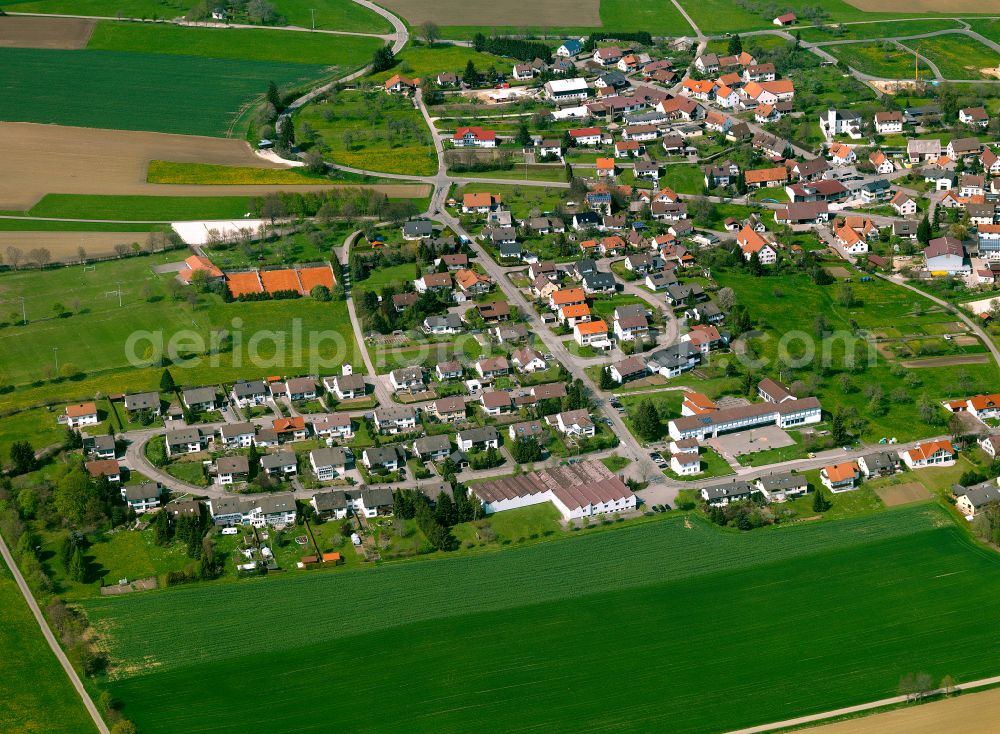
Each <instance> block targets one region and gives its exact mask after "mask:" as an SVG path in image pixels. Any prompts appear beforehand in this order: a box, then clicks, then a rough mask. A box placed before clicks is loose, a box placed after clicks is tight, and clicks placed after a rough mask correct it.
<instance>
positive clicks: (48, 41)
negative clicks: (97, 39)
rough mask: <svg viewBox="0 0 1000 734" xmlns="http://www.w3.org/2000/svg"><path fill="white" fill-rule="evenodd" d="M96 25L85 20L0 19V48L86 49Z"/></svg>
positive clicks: (11, 17)
mask: <svg viewBox="0 0 1000 734" xmlns="http://www.w3.org/2000/svg"><path fill="white" fill-rule="evenodd" d="M95 22H96V21H93V20H87V19H85V18H38V17H30V16H20V17H15V16H12V15H8V16H4V17H0V46H5V47H7V48H61V49H70V50H73V49H79V48H86V47H87V41H89V40H90V34H91V33H93V32H94V24H95Z"/></svg>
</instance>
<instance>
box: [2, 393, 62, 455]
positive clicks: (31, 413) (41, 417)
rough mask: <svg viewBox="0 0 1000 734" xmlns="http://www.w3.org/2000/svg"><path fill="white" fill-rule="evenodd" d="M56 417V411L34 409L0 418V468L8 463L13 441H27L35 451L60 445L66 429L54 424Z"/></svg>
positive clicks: (57, 415)
mask: <svg viewBox="0 0 1000 734" xmlns="http://www.w3.org/2000/svg"><path fill="white" fill-rule="evenodd" d="M5 399H6V397H5ZM58 417H59V411H58V410H52V411H50V410H48V409H46V408H35V409H33V410H22V411H20V412H17V413H14V414H13V415H9V416H7V417H6V418H0V466H5V465H6V464H8V463H10V445H11V444H12V443H14V442H15V441H28V442H29V443H30V444H31V445H32V447H33V448H34V449H35V450H36V451H37V450H38V449H41V448H44V447H45V446H51V445H53V444H58V443H61V442H62V441H63V439H64V438H65V437H66V429H65V428H64V427H63V426H60V425H59V424H58V423H56V419H57V418H58Z"/></svg>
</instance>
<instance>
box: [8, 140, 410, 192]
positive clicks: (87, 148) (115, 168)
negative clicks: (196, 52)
mask: <svg viewBox="0 0 1000 734" xmlns="http://www.w3.org/2000/svg"><path fill="white" fill-rule="evenodd" d="M0 149H2V150H3V151H4V154H3V155H4V158H3V175H2V176H0V210H4V209H7V210H14V211H26V210H28V209H30V208H31V207H32V206H34V205H35V204H36V203H37V202H38V200H39V199H41V198H42V196H44V195H45V194H103V195H141V196H260V195H262V194H265V193H267V192H269V191H290V190H294V191H323V190H327V189H331V188H335V187H336V186H335V185H291V184H283V185H280V186H271V185H267V186H254V185H243V186H215V185H174V184H151V183H147V182H146V167H147V166H148V165H149V161H150V160H153V159H159V160H170V161H177V162H180V163H215V164H220V165H229V166H254V167H258V168H284V166H282V165H280V164H278V163H273V162H271V161H267V160H264V159H263V158H260V157H259V156H257V155H255V154H254V152H253V150H251V148H250V146H249V144H247V142H246V141H244V140H236V139H227V138H207V137H199V136H196V135H168V134H165V133H149V132H135V131H129V130H98V129H94V128H83V127H63V126H59V125H38V124H35V123H27V122H0ZM373 188H376V189H378V190H379V191H382V192H383V193H385V194H387V195H388V196H390V197H399V198H402V197H407V196H425V195H426V192H427V187H426V186H424V185H417V186H413V185H408V184H399V185H388V186H375V187H373Z"/></svg>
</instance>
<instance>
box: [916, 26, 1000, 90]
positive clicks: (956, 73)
mask: <svg viewBox="0 0 1000 734" xmlns="http://www.w3.org/2000/svg"><path fill="white" fill-rule="evenodd" d="M906 45H907V46H909V47H910V48H914V47H916V48H917V49H918V50H919V52H920V54H921V55H923V56H926V57H927V58H928V59H930V60H931V61H932V62H934V63H935V64H936V65H937V67H938V69H940V71H941V74H942V75H943V76H944V78H945V79H994V78H995V77H993V76H990V75H989V74H984V73H983V72H982V71H980V69H985V68H989V69H996V68H997V66H1000V54H997V53H996V52H995V51H993V49H991V48H987V47H986V46H984V45H983V44H981V43H980V42H979V41H976V40H974V39H972V38H969V37H967V36H962V35H958V34H949V35H947V36H934V37H932V38H922V39H920V40H919V41H907V42H906Z"/></svg>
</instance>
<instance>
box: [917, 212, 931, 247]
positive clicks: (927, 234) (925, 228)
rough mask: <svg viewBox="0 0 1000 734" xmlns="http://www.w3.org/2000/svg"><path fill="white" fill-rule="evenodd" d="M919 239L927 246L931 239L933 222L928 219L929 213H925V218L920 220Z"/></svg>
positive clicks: (918, 226) (918, 227)
mask: <svg viewBox="0 0 1000 734" xmlns="http://www.w3.org/2000/svg"><path fill="white" fill-rule="evenodd" d="M917 241H918V242H919V243H920V244H922V245H924V246H925V247H926V246H927V243H928V242H930V241H931V223H930V220H928V219H927V215H926V214H924V218H923V219H921V220H920V224H918V225H917Z"/></svg>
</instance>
